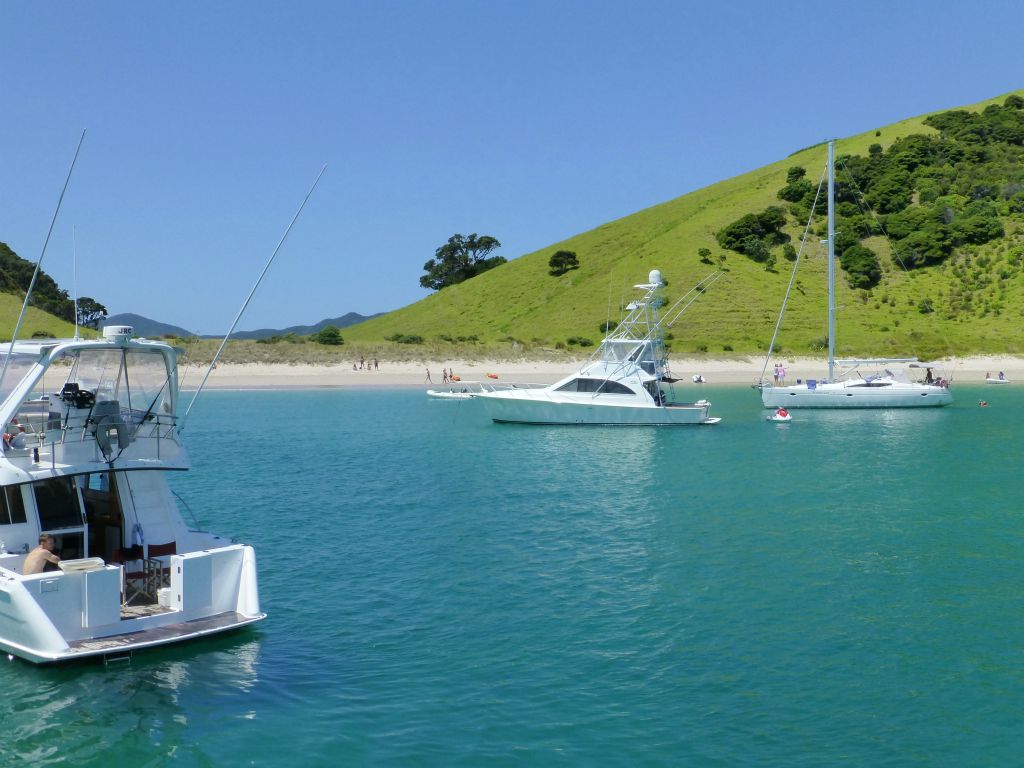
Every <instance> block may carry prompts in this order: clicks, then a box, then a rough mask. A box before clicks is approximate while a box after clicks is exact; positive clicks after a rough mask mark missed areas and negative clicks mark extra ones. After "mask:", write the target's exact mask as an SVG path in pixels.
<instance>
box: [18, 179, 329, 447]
mask: <svg viewBox="0 0 1024 768" xmlns="http://www.w3.org/2000/svg"><path fill="white" fill-rule="evenodd" d="M326 170H327V166H326V165H324V167H323V168H321V169H320V173H318V174H317V175H316V180H315V181H314V182H313V186H311V187H310V188H309V192H307V193H306V197H305V198H303V200H302V205H300V206H299V210H297V211H296V212H295V215H294V216H292V220H291V222H290V223H289V224H288V228H287V229H286V230H285V231H284V234H283V235H281V241H280V242H279V243H278V244H277V248H275V249H274V252H273V253H272V254H270V258H269V259H268V260H267V264H266V266H264V267H263V271H262V272H260V276H259V277H258V278H256V284H255V285H253V287H252V290H251V291H249V295H248V296H246V297H245V301H244V302H243V303H242V308H241V309H239V310H238V314H237V315H235V322H233V323H232V324H231V327H230V328H229V329H228V332H227V333H226V334H225V335H224V340H223V341H221V343H220V347H219V348H218V349H217V354H215V355H214V356H213V360H211V361H210V365H209V367H208V368H207V369H206V373H205V374H204V375H203V380H202V381H201V382H200V384H199V388H198V389H197V390H196V393H195V394H194V395H193V396H192V400H191V401H190V402H189V404H188V408H186V409H185V414H184V415H183V416H182V417H181V421H180V422H179V423H178V432H182V431H184V429H185V421H186V420H187V419H188V415H189V414H190V413H191V412H192V406H193V405H195V404H196V400H197V399H199V395H200V393H201V392H202V391H203V387H205V386H206V380H207V379H208V378H210V374H211V373H213V369H214V367H216V365H217V361H218V360H219V359H220V355H221V353H222V352H223V351H224V347H225V346H226V345H227V343H228V339H229V338H231V334H232V333H234V332H235V326H236V325H238V321H239V320H241V319H242V314H243V313H244V312H245V309H246V307H248V306H249V302H250V301H252V297H253V295H254V294H255V293H256V289H257V288H259V287H260V283H261V282H262V281H263V276H264V275H265V274H267V270H268V269H270V265H271V264H273V263H274V257H275V256H277V252H278V251H280V250H281V246H283V245H284V241H285V240H286V239H287V238H288V233H289V232H291V231H292V227H293V226H295V222H296V221H297V220H298V218H299V214H300V213H302V209H303V208H305V207H306V203H307V202H308V201H309V197H310V195H312V194H313V190H314V189H316V185H317V184H319V183H320V177H321V176H323V175H324V171H326ZM2 381H3V378H2V377H0V382H2Z"/></svg>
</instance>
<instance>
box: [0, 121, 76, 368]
mask: <svg viewBox="0 0 1024 768" xmlns="http://www.w3.org/2000/svg"><path fill="white" fill-rule="evenodd" d="M83 141H85V129H82V137H81V138H80V139H79V140H78V147H77V148H76V149H75V156H74V157H73V158H71V167H70V168H68V175H67V178H66V179H64V188H63V189H62V190H61V191H60V197H59V198H58V200H57V207H56V208H55V209H54V211H53V218H52V219H51V220H50V229H49V230H48V231H47V233H46V239H45V240H44V241H43V250H42V251H40V252H39V258H38V259H37V260H36V268H35V271H34V272H33V273H32V280H31V281H30V282H29V284H28V291H26V293H25V303H24V304H22V305H21V314H20V315H18V322H17V323H16V324H15V326H14V333H13V334H12V335H11V344H10V346H9V347H8V348H7V354H6V355H4V366H3V368H2V369H0V388H2V387H3V384H4V377H5V376H6V375H7V364H8V363H9V362H10V360H11V354H12V353H13V352H14V342H16V341H17V340H18V331H20V330H21V323H22V321H23V320H24V319H25V313H26V312H27V311H28V300H29V299H30V298H32V291H33V290H35V287H36V278H38V277H39V270H40V267H41V266H42V264H43V256H45V255H46V247H47V246H48V245H49V244H50V236H51V235H52V234H53V227H54V225H55V224H56V223H57V215H58V214H59V213H60V206H61V203H63V202H64V193H65V192H67V191H68V184H70V183H71V174H72V172H73V171H74V170H75V161H77V160H78V153H79V152H80V151H81V150H82V142H83ZM75 335H76V336H77V335H78V333H77V330H76V333H75Z"/></svg>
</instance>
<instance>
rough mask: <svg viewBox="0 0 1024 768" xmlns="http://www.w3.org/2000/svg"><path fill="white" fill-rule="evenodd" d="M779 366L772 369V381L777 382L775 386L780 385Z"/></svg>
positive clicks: (776, 365)
mask: <svg viewBox="0 0 1024 768" xmlns="http://www.w3.org/2000/svg"><path fill="white" fill-rule="evenodd" d="M779 367H780V366H779V364H778V363H776V364H775V368H773V369H772V381H774V382H775V386H778V385H779Z"/></svg>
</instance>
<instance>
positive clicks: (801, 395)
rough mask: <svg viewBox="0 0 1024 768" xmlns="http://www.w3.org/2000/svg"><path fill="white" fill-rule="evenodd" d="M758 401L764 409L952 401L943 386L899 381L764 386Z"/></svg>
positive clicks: (923, 404) (904, 405) (913, 405)
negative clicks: (869, 384) (868, 384)
mask: <svg viewBox="0 0 1024 768" xmlns="http://www.w3.org/2000/svg"><path fill="white" fill-rule="evenodd" d="M761 402H762V403H763V404H764V407H765V408H787V409H789V408H938V407H941V406H944V405H949V404H950V403H952V402H953V395H952V394H951V393H950V391H949V390H948V389H946V388H945V387H935V386H930V385H927V384H913V383H898V384H893V385H892V386H888V387H866V386H856V385H847V384H844V383H842V382H840V383H836V384H819V385H818V386H817V387H816V388H815V389H810V388H808V387H807V386H795V387H764V388H763V389H762V390H761Z"/></svg>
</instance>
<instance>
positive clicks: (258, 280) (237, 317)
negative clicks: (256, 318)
mask: <svg viewBox="0 0 1024 768" xmlns="http://www.w3.org/2000/svg"><path fill="white" fill-rule="evenodd" d="M326 170H327V166H326V165H324V166H323V167H322V168H321V169H320V173H318V174H317V175H316V179H315V180H314V181H313V186H311V187H310V188H309V192H307V193H306V197H305V198H303V200H302V205H300V206H299V209H298V210H297V211H296V212H295V215H294V216H292V220H291V221H290V222H289V224H288V227H287V228H286V229H285V231H284V234H283V235H281V240H280V242H278V244H277V247H276V248H275V249H274V252H273V253H272V254H270V258H269V259H267V263H266V265H265V266H264V267H263V271H262V272H260V276H259V277H258V278H256V283H255V285H253V287H252V290H251V291H249V295H248V296H246V297H245V301H244V302H242V307H241V309H239V310H238V314H237V315H235V321H234V322H233V323H231V327H230V328H229V329H228V332H227V333H226V334H225V335H224V340H223V341H222V342H221V343H220V347H219V348H218V349H217V354H215V355H214V356H213V359H212V360H211V361H210V365H209V367H208V368H207V369H206V374H205V375H204V376H203V380H202V382H200V384H199V389H197V390H196V393H195V394H194V395H193V396H192V400H191V401H190V402H189V404H188V408H187V409H185V414H184V415H183V416H182V417H181V421H180V422H179V423H178V432H179V433H180V432H182V431H183V430H184V429H185V421H186V420H187V419H188V415H189V414H190V413H191V412H192V406H194V405H195V404H196V400H198V399H199V395H200V394H202V392H203V388H204V387H205V386H206V380H207V379H209V378H210V374H211V373H213V369H214V368H215V367H216V366H217V361H218V360H219V359H220V355H221V353H222V352H223V351H224V347H225V346H226V345H227V343H228V339H230V338H231V334H232V333H234V331H235V326H236V325H238V321H239V320H241V319H242V314H243V313H244V312H245V310H246V307H248V306H249V302H250V301H252V297H253V295H254V294H255V293H256V289H257V288H259V287H260V283H261V282H262V281H263V276H264V275H266V274H267V270H268V269H270V265H271V264H273V263H274V258H275V257H276V256H277V254H278V251H280V250H281V247H282V246H283V245H284V241H285V240H287V239H288V234H289V233H290V232H291V231H292V227H294V226H295V222H296V221H297V220H298V218H299V214H301V213H302V210H303V209H304V208H305V207H306V203H307V202H309V198H310V196H311V195H312V194H313V190H314V189H316V185H317V184H319V183H320V177H321V176H323V175H324V171H326Z"/></svg>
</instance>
